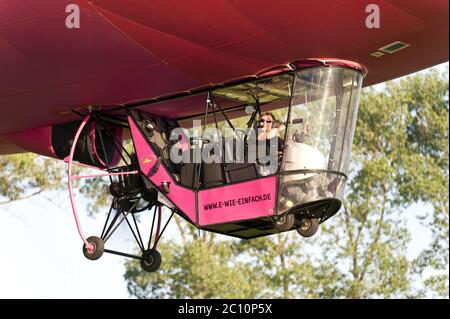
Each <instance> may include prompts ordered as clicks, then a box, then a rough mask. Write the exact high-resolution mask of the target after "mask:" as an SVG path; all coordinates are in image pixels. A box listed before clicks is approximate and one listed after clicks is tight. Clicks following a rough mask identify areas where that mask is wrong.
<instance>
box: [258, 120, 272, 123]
mask: <svg viewBox="0 0 450 319" xmlns="http://www.w3.org/2000/svg"><path fill="white" fill-rule="evenodd" d="M264 122H266V123H272V121H271V120H259V123H264Z"/></svg>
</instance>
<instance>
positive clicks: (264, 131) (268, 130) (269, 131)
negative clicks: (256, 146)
mask: <svg viewBox="0 0 450 319" xmlns="http://www.w3.org/2000/svg"><path fill="white" fill-rule="evenodd" d="M258 128H260V133H259V134H258V140H259V141H262V140H270V139H272V138H274V137H279V134H280V131H282V130H284V129H285V128H286V127H285V125H284V124H283V123H281V122H279V121H277V119H276V118H275V116H274V115H273V114H272V113H270V112H266V113H263V114H262V115H261V118H260V120H259V125H258Z"/></svg>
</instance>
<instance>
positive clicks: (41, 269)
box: [0, 63, 448, 299]
mask: <svg viewBox="0 0 450 319" xmlns="http://www.w3.org/2000/svg"><path fill="white" fill-rule="evenodd" d="M446 67H448V63H444V64H441V65H439V66H438V69H439V70H441V71H442V70H445V68H446ZM46 196H52V197H53V199H52V201H49V200H48V199H47V198H45V197H44V196H40V195H38V196H36V197H34V198H31V199H28V200H23V201H18V202H14V203H11V204H8V205H0V249H1V257H0V298H3V299H4V298H44V299H45V298H62V299H64V298H76V299H78V298H87V299H91V298H108V299H111V298H112V299H122V298H129V295H128V292H127V287H126V282H125V280H124V277H123V275H124V273H125V268H124V265H123V264H124V262H125V260H126V258H124V257H120V256H115V255H110V254H104V255H103V256H102V258H100V259H99V260H96V261H90V260H88V259H86V258H85V257H84V256H83V254H82V242H81V239H80V237H79V236H78V233H77V230H76V226H75V222H74V219H73V215H72V212H71V209H70V206H69V205H70V204H69V201H68V198H66V197H65V195H64V193H58V194H57V196H56V195H55V196H56V197H54V196H53V194H50V195H49V194H47V195H46ZM55 198H57V200H55ZM424 212H431V207H429V206H427V205H423V204H418V205H414V206H412V207H410V208H408V209H407V213H406V214H405V215H406V216H407V222H408V228H409V229H410V231H411V234H412V241H411V244H410V246H409V248H408V252H407V256H408V257H409V258H414V257H416V256H417V255H418V253H419V252H420V251H421V250H422V249H424V248H425V247H426V246H427V244H428V243H429V241H430V238H431V234H430V232H429V231H428V230H427V229H426V228H424V227H423V226H421V225H420V223H419V221H418V220H417V219H416V218H415V216H416V215H418V214H423V213H424ZM79 213H80V218H81V222H82V225H83V226H84V227H85V229H84V233H85V234H86V236H90V235H93V234H98V233H99V232H100V231H101V229H102V225H103V222H104V218H105V216H104V214H99V215H98V216H97V218H91V217H88V216H87V215H86V212H85V211H84V210H83V209H80V212H79ZM172 226H173V225H172ZM172 229H173V228H172ZM173 234H174V231H173V230H171V229H169V232H168V236H169V238H170V237H171V236H173ZM115 235H116V236H115V237H113V238H112V240H111V241H112V242H111V245H115V247H118V248H121V249H124V250H128V251H130V249H131V247H132V241H131V238H130V235H129V233H128V232H127V231H126V229H125V228H123V229H119V231H118V232H117V233H116V234H115ZM317 235H319V236H320V232H319V233H318V234H317ZM166 239H167V238H166ZM113 240H114V241H113ZM163 262H164V256H163Z"/></svg>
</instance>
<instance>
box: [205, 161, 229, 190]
mask: <svg viewBox="0 0 450 319" xmlns="http://www.w3.org/2000/svg"><path fill="white" fill-rule="evenodd" d="M201 181H202V187H213V186H219V185H222V184H224V183H225V176H223V171H222V164H221V163H210V164H208V163H203V164H202V176H201Z"/></svg>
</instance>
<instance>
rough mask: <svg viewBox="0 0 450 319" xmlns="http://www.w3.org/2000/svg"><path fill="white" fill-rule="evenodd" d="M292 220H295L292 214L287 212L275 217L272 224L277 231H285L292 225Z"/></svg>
mask: <svg viewBox="0 0 450 319" xmlns="http://www.w3.org/2000/svg"><path fill="white" fill-rule="evenodd" d="M294 222H295V217H294V215H293V214H287V215H283V216H279V217H277V219H276V220H275V222H274V223H273V226H274V227H275V229H277V230H279V231H287V230H290V229H291V228H292V226H294Z"/></svg>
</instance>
